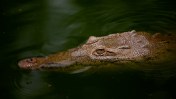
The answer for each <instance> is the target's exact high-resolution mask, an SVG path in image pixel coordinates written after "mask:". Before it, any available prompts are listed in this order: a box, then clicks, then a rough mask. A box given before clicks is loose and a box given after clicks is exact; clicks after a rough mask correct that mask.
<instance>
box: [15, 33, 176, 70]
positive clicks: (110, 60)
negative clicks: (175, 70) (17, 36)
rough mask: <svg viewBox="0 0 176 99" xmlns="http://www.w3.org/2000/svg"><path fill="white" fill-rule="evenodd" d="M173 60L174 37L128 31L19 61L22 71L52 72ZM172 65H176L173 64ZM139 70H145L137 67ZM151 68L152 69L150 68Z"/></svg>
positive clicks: (94, 38) (175, 52)
mask: <svg viewBox="0 0 176 99" xmlns="http://www.w3.org/2000/svg"><path fill="white" fill-rule="evenodd" d="M175 61H176V36H175V35H174V36H173V35H161V34H158V33H156V34H154V35H151V34H149V33H145V32H136V31H134V30H133V31H129V32H124V33H116V34H110V35H108V36H102V37H95V36H90V37H89V39H88V40H87V42H86V43H85V44H83V45H81V46H79V47H76V48H73V49H69V50H67V51H64V52H58V53H56V54H53V55H49V56H46V57H33V58H27V59H23V60H21V61H20V62H19V63H18V65H19V67H20V68H23V69H51V68H52V69H55V70H60V71H73V72H79V71H86V70H88V69H90V68H92V67H94V68H96V67H101V66H102V67H108V68H110V67H111V66H112V65H108V64H114V66H115V67H118V66H120V65H121V66H122V65H123V64H128V63H130V64H131V63H142V64H143V65H145V64H149V63H154V64H155V63H157V64H162V63H168V62H169V63H171V62H175ZM173 64H175V63H173ZM139 68H144V67H140V66H139ZM149 68H151V67H149Z"/></svg>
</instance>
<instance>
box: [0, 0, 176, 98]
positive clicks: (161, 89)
mask: <svg viewBox="0 0 176 99" xmlns="http://www.w3.org/2000/svg"><path fill="white" fill-rule="evenodd" d="M1 5H2V6H1V8H2V12H1V16H3V20H2V22H1V23H2V24H3V26H2V29H1V32H0V44H1V52H0V59H1V61H0V65H1V73H0V74H1V85H0V87H1V89H2V91H3V92H4V93H2V95H1V97H5V98H16V99H38V98H43V99H58V98H59V99H69V98H71V99H78V98H80V99H116V98H118V99H133V98H134V99H137V98H140V99H145V98H151V99H170V98H176V97H175V94H176V93H175V91H172V90H173V89H175V88H176V86H175V77H176V76H174V75H173V76H171V78H167V79H164V80H163V79H162V77H161V78H155V77H151V76H149V77H146V75H145V74H144V73H143V72H141V71H120V72H118V73H105V74H94V73H93V74H87V75H86V74H76V75H68V74H61V73H56V72H44V71H43V72H39V71H33V72H29V71H22V70H20V69H19V68H18V67H17V61H18V60H19V59H21V58H25V57H30V56H43V55H48V54H50V53H53V52H56V51H61V50H66V49H68V48H72V47H75V46H77V45H79V44H81V43H83V42H84V41H85V40H86V39H87V38H88V37H89V36H90V35H95V36H101V35H107V34H110V33H115V32H123V31H129V30H133V29H135V30H141V31H147V32H151V33H154V32H160V33H174V32H175V28H176V27H175V26H176V8H175V1H173V0H143V1H141V0H133V1H130V0H38V1H35V0H30V1H22V0H16V1H13V0H12V1H11V2H9V1H8V0H6V1H5V0H4V1H3V4H1ZM159 74H160V73H159ZM157 77H158V76H157Z"/></svg>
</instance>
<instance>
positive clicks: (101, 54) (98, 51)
mask: <svg viewBox="0 0 176 99" xmlns="http://www.w3.org/2000/svg"><path fill="white" fill-rule="evenodd" d="M104 53H105V49H96V50H95V51H94V52H93V54H94V55H97V56H103V55H104Z"/></svg>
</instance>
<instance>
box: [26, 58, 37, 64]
mask: <svg viewBox="0 0 176 99" xmlns="http://www.w3.org/2000/svg"><path fill="white" fill-rule="evenodd" d="M36 61H37V60H36V59H35V58H29V59H27V60H26V62H28V63H35V62H36Z"/></svg>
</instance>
